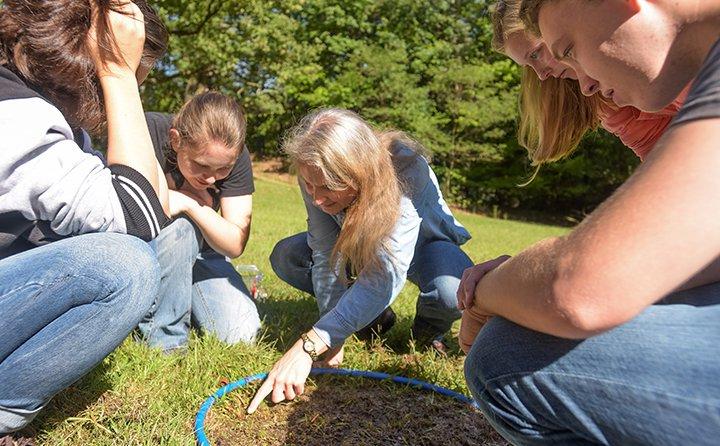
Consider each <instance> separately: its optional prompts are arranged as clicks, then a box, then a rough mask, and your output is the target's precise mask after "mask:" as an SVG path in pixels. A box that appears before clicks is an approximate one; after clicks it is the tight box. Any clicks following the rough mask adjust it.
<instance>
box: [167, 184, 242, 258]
mask: <svg viewBox="0 0 720 446" xmlns="http://www.w3.org/2000/svg"><path fill="white" fill-rule="evenodd" d="M205 194H207V192H205ZM207 195H208V196H209V194H207ZM170 201H171V203H170V204H171V212H172V213H173V215H176V214H178V213H180V212H185V213H187V214H188V216H189V217H190V218H192V220H193V221H194V222H195V224H197V225H198V227H199V228H200V231H201V232H202V235H203V238H204V239H205V241H207V242H208V244H209V245H210V247H212V248H213V249H214V250H215V251H217V252H219V253H220V254H223V255H226V256H228V257H232V258H234V257H240V256H241V255H242V253H243V251H244V250H245V245H246V244H247V241H248V238H249V236H250V222H251V220H252V195H241V196H237V197H222V198H221V199H220V212H221V213H222V215H220V214H218V213H217V212H215V210H214V209H213V208H212V207H210V206H208V205H207V202H206V200H204V199H203V198H202V197H199V196H195V197H192V196H188V195H187V192H186V191H185V192H177V191H171V192H170Z"/></svg>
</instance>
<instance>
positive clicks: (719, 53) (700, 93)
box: [670, 40, 720, 127]
mask: <svg viewBox="0 0 720 446" xmlns="http://www.w3.org/2000/svg"><path fill="white" fill-rule="evenodd" d="M717 117H720V40H718V41H717V42H715V45H713V47H712V49H711V50H710V52H709V53H708V56H707V57H706V58H705V62H704V63H703V65H702V67H701V68H700V72H699V73H698V75H697V77H696V78H695V82H693V84H692V87H691V88H690V93H689V94H688V97H687V99H686V100H685V104H683V106H682V108H681V109H680V111H679V112H678V114H677V116H675V119H674V120H673V122H672V123H671V124H670V126H671V127H673V126H677V125H680V124H685V123H687V122H690V121H695V120H698V119H708V118H717Z"/></svg>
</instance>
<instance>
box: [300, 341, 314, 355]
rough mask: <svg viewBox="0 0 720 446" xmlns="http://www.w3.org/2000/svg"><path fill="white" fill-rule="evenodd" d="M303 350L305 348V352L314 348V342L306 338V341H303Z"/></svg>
mask: <svg viewBox="0 0 720 446" xmlns="http://www.w3.org/2000/svg"><path fill="white" fill-rule="evenodd" d="M303 350H305V351H306V352H309V351H312V350H315V344H314V343H313V341H311V340H309V339H308V340H307V341H305V342H303Z"/></svg>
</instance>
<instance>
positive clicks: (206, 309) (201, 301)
mask: <svg viewBox="0 0 720 446" xmlns="http://www.w3.org/2000/svg"><path fill="white" fill-rule="evenodd" d="M192 286H193V288H195V289H196V290H197V292H198V295H199V296H200V303H201V304H202V306H203V308H204V309H205V313H206V314H207V315H210V306H209V305H208V304H207V300H206V299H205V295H204V294H203V292H202V289H200V287H199V286H197V284H195V283H193V284H192ZM191 313H192V310H191ZM210 324H211V328H212V331H213V332H215V333H217V331H218V330H217V327H216V326H215V318H214V317H211V318H210ZM200 328H201V327H200Z"/></svg>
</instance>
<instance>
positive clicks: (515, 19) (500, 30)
mask: <svg viewBox="0 0 720 446" xmlns="http://www.w3.org/2000/svg"><path fill="white" fill-rule="evenodd" d="M491 20H492V25H493V38H492V47H493V49H494V50H495V51H497V52H499V53H504V52H505V43H506V42H507V39H508V37H510V36H511V35H512V34H515V33H516V32H521V31H522V32H524V31H525V25H524V24H523V23H522V21H521V20H520V0H516V1H512V0H511V1H506V0H498V1H497V3H495V6H494V7H493V10H492V16H491Z"/></svg>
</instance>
